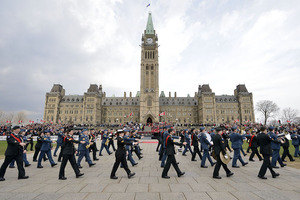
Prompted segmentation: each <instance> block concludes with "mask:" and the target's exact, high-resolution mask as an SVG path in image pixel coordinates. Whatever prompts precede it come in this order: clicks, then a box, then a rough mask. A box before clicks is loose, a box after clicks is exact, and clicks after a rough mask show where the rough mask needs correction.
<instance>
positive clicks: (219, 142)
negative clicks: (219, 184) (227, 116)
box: [213, 127, 233, 179]
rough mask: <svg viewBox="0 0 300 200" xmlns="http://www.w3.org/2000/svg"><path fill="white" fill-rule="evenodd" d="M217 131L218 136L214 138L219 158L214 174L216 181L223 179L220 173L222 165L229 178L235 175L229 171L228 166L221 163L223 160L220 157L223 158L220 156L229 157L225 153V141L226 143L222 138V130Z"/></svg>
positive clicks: (217, 129)
mask: <svg viewBox="0 0 300 200" xmlns="http://www.w3.org/2000/svg"><path fill="white" fill-rule="evenodd" d="M215 130H216V134H215V135H214V136H213V143H214V151H215V154H216V156H217V163H216V165H215V169H214V172H213V178H215V179H221V178H222V177H220V176H219V171H220V167H221V165H222V167H223V169H224V170H225V172H226V176H227V177H230V176H232V175H233V173H232V172H231V171H230V170H229V169H228V167H227V165H226V164H224V163H223V162H222V161H221V158H220V156H221V155H220V154H221V153H222V154H223V155H224V156H227V155H226V152H225V149H226V146H225V141H224V138H223V137H221V135H222V128H221V127H217V128H216V129H215Z"/></svg>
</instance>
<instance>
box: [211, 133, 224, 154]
mask: <svg viewBox="0 0 300 200" xmlns="http://www.w3.org/2000/svg"><path fill="white" fill-rule="evenodd" d="M212 139H213V143H214V151H215V154H216V155H220V152H222V153H223V155H225V154H226V152H225V148H226V145H225V141H224V138H223V137H221V136H220V135H219V134H215V135H214V136H213V138H212Z"/></svg>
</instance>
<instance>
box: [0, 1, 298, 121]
mask: <svg viewBox="0 0 300 200" xmlns="http://www.w3.org/2000/svg"><path fill="white" fill-rule="evenodd" d="M146 4H147V3H145V2H143V1H133V0H128V1H127V0H126V1H121V0H114V1H97V0H91V1H64V2H62V1H58V0H53V1H48V2H37V1H18V2H15V1H8V0H7V1H2V5H1V7H0V13H1V18H0V26H1V27H4V28H2V29H1V30H0V92H1V94H4V95H2V96H1V99H0V105H1V109H2V110H5V111H14V112H18V111H19V110H27V111H28V112H29V115H34V116H36V115H38V114H37V113H39V115H40V116H42V115H43V109H44V100H45V93H46V92H49V91H50V89H51V87H52V85H53V83H60V84H62V85H63V87H64V88H65V89H66V94H83V93H84V92H85V91H86V90H87V89H88V87H89V84H90V83H96V84H102V86H103V90H104V91H105V92H106V93H107V95H108V96H110V95H113V94H116V96H123V91H127V92H129V91H132V92H133V94H134V95H135V93H136V91H138V90H140V86H139V83H140V53H141V49H140V47H139V45H140V44H141V36H142V34H143V31H144V29H145V27H146V22H147V12H148V10H149V9H150V10H151V11H152V16H153V23H154V28H155V29H156V33H157V34H158V39H159V41H158V42H159V44H160V47H159V56H160V57H159V64H160V66H159V67H160V74H159V76H160V90H165V93H167V92H168V91H172V92H174V91H177V96H186V95H187V94H188V93H189V94H190V95H191V96H193V95H194V92H196V91H197V88H198V84H203V83H209V84H210V86H211V88H212V90H213V91H214V92H215V93H216V94H217V95H218V94H233V90H234V89H235V87H236V85H237V84H239V83H245V84H246V86H247V88H248V90H249V91H250V92H253V95H254V101H255V102H257V101H259V100H263V99H269V100H273V101H275V102H276V103H278V105H279V106H280V107H292V108H296V109H298V110H300V103H299V102H298V99H299V98H300V94H298V93H297V92H296V91H297V90H298V86H299V85H300V80H299V78H298V77H297V76H298V74H299V72H300V68H299V63H300V58H299V53H300V39H299V35H300V26H299V23H298V20H297V19H299V17H300V14H299V13H300V6H299V4H300V3H299V1H290V2H284V1H282V2H278V4H274V3H273V1H270V0H267V1H248V2H242V1H238V2H235V3H232V1H222V2H220V1H210V0H206V1H204V0H203V1H192V0H188V1H182V0H174V1H172V3H170V2H169V1H153V2H152V4H151V6H150V8H146ZM30 113H31V114H30ZM32 113H33V114H32Z"/></svg>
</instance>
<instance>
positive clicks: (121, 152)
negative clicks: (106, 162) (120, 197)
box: [110, 136, 135, 179]
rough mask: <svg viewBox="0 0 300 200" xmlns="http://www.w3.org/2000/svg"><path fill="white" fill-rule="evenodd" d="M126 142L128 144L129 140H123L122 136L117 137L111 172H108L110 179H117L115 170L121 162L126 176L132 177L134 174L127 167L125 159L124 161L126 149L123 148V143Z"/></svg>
mask: <svg viewBox="0 0 300 200" xmlns="http://www.w3.org/2000/svg"><path fill="white" fill-rule="evenodd" d="M126 144H130V142H125V141H124V139H123V138H122V137H119V136H118V137H117V145H118V148H117V151H116V153H115V157H116V161H115V163H114V165H113V168H112V171H111V174H110V178H111V179H117V178H118V177H116V172H117V169H118V167H119V165H120V163H121V164H122V166H123V168H124V170H125V171H126V173H127V175H128V178H130V177H132V176H134V175H135V173H131V171H130V169H129V168H128V165H127V161H126V149H125V145H126Z"/></svg>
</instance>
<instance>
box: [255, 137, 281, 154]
mask: <svg viewBox="0 0 300 200" xmlns="http://www.w3.org/2000/svg"><path fill="white" fill-rule="evenodd" d="M257 141H258V144H259V146H260V153H261V154H264V155H271V154H272V147H271V143H272V142H276V143H280V142H278V141H275V140H274V139H273V138H271V137H270V136H269V135H268V134H264V133H260V134H258V135H257Z"/></svg>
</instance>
